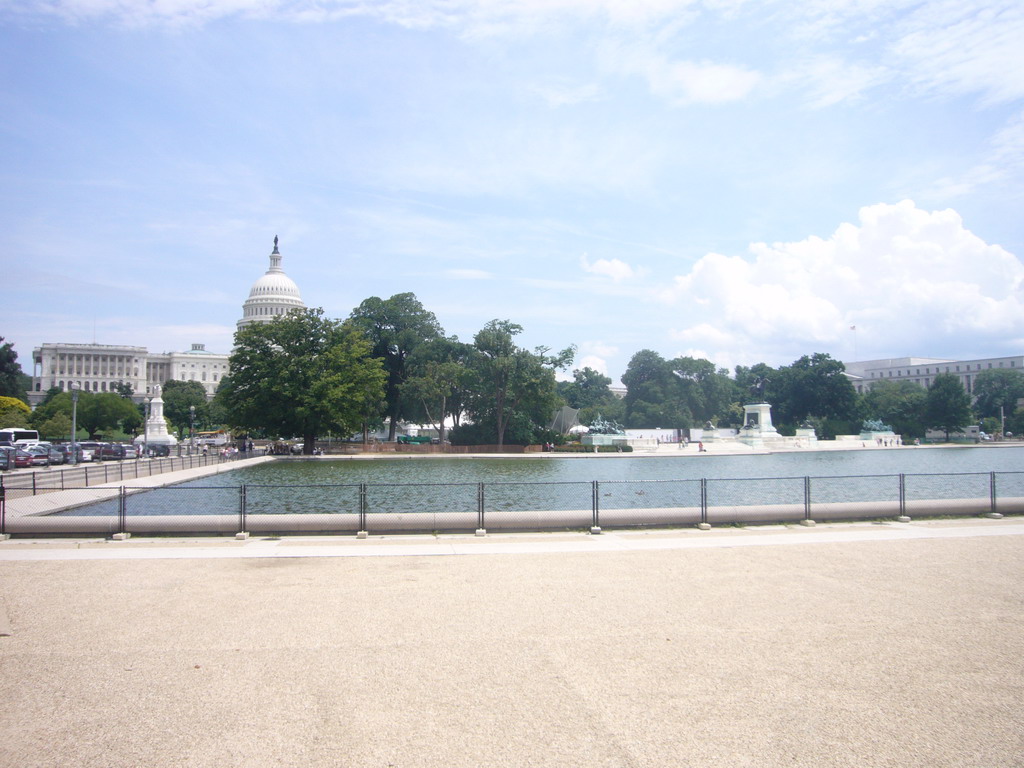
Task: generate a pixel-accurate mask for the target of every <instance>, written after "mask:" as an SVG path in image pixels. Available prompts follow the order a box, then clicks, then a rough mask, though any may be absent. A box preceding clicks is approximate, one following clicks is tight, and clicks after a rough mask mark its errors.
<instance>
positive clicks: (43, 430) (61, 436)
mask: <svg viewBox="0 0 1024 768" xmlns="http://www.w3.org/2000/svg"><path fill="white" fill-rule="evenodd" d="M36 429H37V430H38V431H39V436H40V437H41V438H43V439H44V440H67V439H68V438H69V437H71V417H70V416H68V415H67V414H66V413H55V414H54V415H53V416H51V417H50V418H48V419H46V420H44V421H43V422H42V423H40V424H39V425H38V426H37V427H36Z"/></svg>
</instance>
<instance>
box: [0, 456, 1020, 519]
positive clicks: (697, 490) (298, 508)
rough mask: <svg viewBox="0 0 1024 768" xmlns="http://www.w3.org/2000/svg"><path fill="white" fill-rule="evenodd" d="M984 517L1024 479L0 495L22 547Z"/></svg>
mask: <svg viewBox="0 0 1024 768" xmlns="http://www.w3.org/2000/svg"><path fill="white" fill-rule="evenodd" d="M193 459H194V460H196V461H199V460H206V457H193ZM209 460H210V461H216V460H217V459H215V458H210V459H209ZM165 461H174V462H180V461H181V459H177V458H175V459H166V460H165ZM185 461H186V462H187V461H188V459H187V458H186V459H185ZM126 466H131V465H130V464H129V465H126ZM179 468H180V467H179ZM185 468H187V466H186V467H185ZM89 469H90V470H93V469H94V468H92V467H90V468H89ZM135 470H136V471H137V470H138V467H137V466H136V467H135ZM130 471H131V470H129V472H130ZM168 471H170V470H168ZM982 514H989V515H992V514H1024V472H987V473H984V472H976V473H964V474H948V473H947V474H915V475H902V474H901V475H861V476H836V477H776V478H732V479H699V480H692V479H690V480H644V481H608V482H605V481H592V482H540V483H530V482H495V483H447V484H441V483H438V484H424V483H421V484H378V483H374V484H367V483H360V484H349V485H236V486H210V485H206V484H204V483H191V484H190V483H183V484H179V485H169V486H162V487H155V488H151V487H146V488H143V487H137V486H135V487H133V486H132V485H131V483H130V480H127V481H126V482H125V483H124V484H123V485H120V484H118V483H117V482H116V481H114V482H112V484H111V485H110V486H108V487H85V486H78V487H76V486H71V485H68V484H67V478H65V484H64V486H63V487H52V488H47V489H46V491H45V492H41V491H40V489H39V487H38V485H37V486H36V488H35V489H34V492H33V489H32V488H27V487H25V486H24V485H17V484H16V485H15V486H14V487H11V486H10V485H8V484H7V483H3V484H2V485H0V534H3V533H7V534H23V535H61V534H64V535H83V534H84V535H93V534H95V535H105V536H107V535H112V534H115V533H139V534H177V535H189V534H234V533H240V532H248V533H256V534H286V533H287V534H298V533H331V534H338V533H351V534H357V533H358V534H361V535H366V534H369V533H373V534H388V533H428V532H480V531H533V530H538V531H539V530H580V529H592V530H595V531H597V530H600V529H601V528H630V527H655V526H683V525H694V524H699V525H702V527H703V526H704V525H724V524H748V523H794V522H802V521H811V520H873V519H886V518H890V519H891V518H899V519H905V518H906V517H913V516H929V517H935V516H973V515H982Z"/></svg>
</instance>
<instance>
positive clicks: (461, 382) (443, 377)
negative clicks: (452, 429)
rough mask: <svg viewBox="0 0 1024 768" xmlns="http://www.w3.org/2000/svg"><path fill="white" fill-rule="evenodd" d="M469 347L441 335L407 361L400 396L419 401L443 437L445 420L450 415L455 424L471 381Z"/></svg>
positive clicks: (471, 350)
mask: <svg viewBox="0 0 1024 768" xmlns="http://www.w3.org/2000/svg"><path fill="white" fill-rule="evenodd" d="M472 354H473V347H472V346H471V345H469V344H463V343H462V342H460V341H459V340H458V339H457V338H456V337H454V336H453V337H451V338H445V337H441V338H438V339H434V340H433V341H429V342H427V343H425V344H421V345H420V346H419V347H418V348H417V349H416V350H415V351H414V353H413V354H412V356H411V357H410V359H409V363H408V368H409V372H408V376H407V378H406V380H405V382H404V383H403V384H402V397H403V398H404V400H405V401H406V402H407V403H409V402H419V404H420V406H421V410H422V412H423V415H424V416H425V418H426V420H427V422H428V423H430V424H432V425H433V426H434V428H435V429H436V430H437V432H438V436H439V438H440V440H441V442H444V440H445V420H446V419H447V418H448V417H449V416H450V417H451V418H452V421H453V423H454V425H455V426H458V425H459V419H460V416H461V413H462V409H463V403H464V401H465V399H466V395H467V392H468V391H469V387H470V386H471V384H472V382H473V380H474V379H473V373H472V370H471V369H470V368H469V367H468V363H469V361H470V360H471V359H472Z"/></svg>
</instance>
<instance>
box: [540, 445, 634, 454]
mask: <svg viewBox="0 0 1024 768" xmlns="http://www.w3.org/2000/svg"><path fill="white" fill-rule="evenodd" d="M595 448H596V449H597V453H632V451H633V446H632V445H581V444H580V443H567V444H566V445H556V446H555V453H594V449H595Z"/></svg>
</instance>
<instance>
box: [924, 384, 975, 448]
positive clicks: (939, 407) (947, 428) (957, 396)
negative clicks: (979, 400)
mask: <svg viewBox="0 0 1024 768" xmlns="http://www.w3.org/2000/svg"><path fill="white" fill-rule="evenodd" d="M973 421H974V417H973V416H972V415H971V396H970V395H968V394H967V391H966V390H965V389H964V387H963V384H961V383H960V379H959V378H958V377H957V376H956V375H955V374H952V373H940V374H939V375H938V376H936V377H935V378H934V379H933V380H932V385H931V386H930V387H929V388H928V395H927V399H926V400H925V423H926V424H927V425H928V426H929V427H933V428H935V429H941V430H942V431H943V432H945V433H946V440H947V441H948V440H949V433H950V432H957V431H959V430H961V429H963V428H964V427H966V426H967V425H968V424H971V423H972V422H973Z"/></svg>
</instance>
